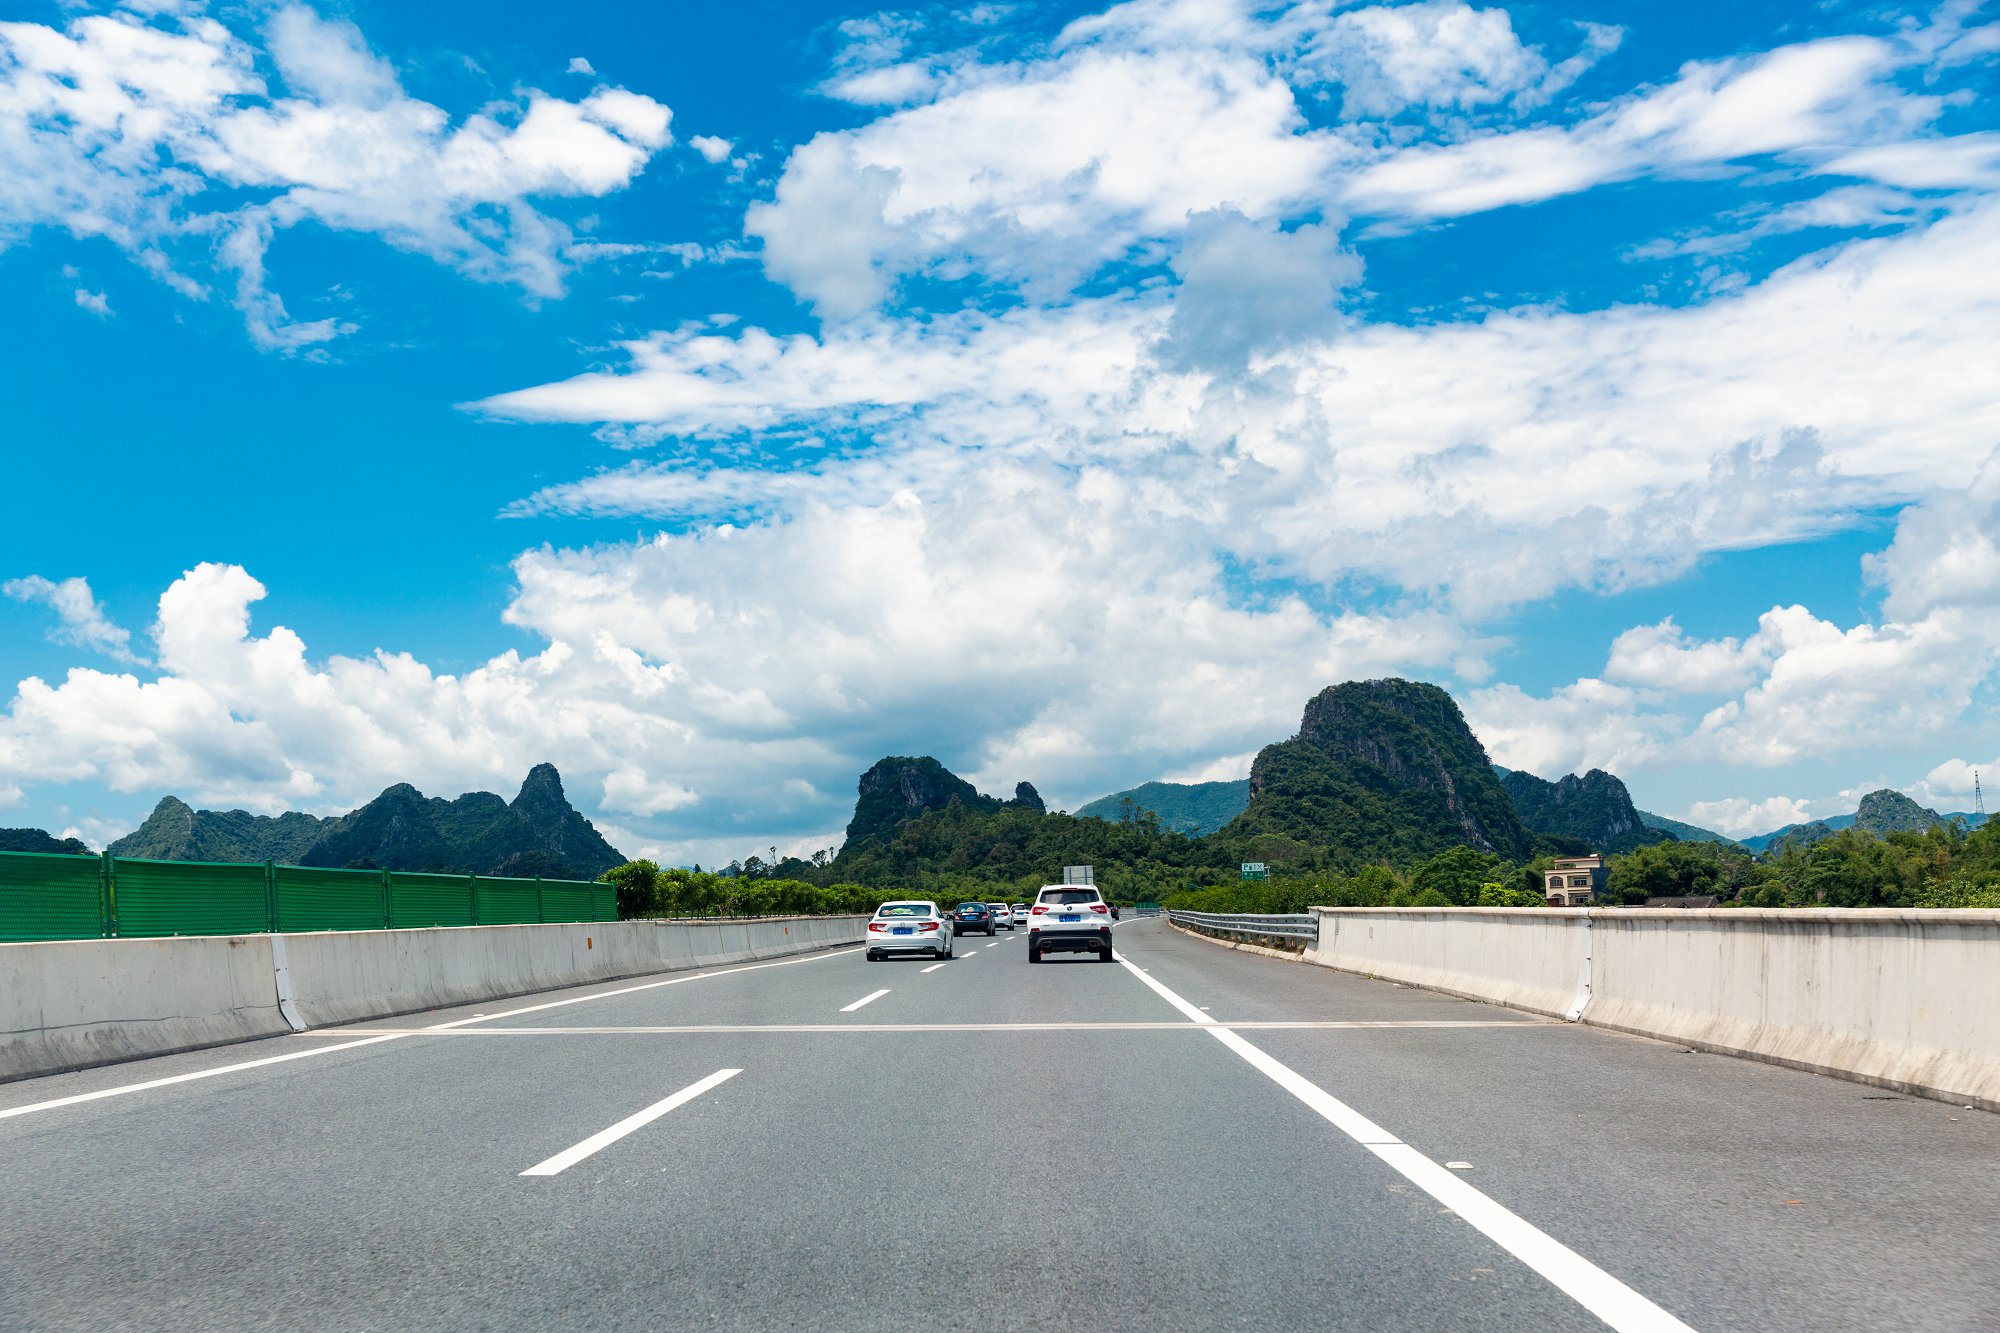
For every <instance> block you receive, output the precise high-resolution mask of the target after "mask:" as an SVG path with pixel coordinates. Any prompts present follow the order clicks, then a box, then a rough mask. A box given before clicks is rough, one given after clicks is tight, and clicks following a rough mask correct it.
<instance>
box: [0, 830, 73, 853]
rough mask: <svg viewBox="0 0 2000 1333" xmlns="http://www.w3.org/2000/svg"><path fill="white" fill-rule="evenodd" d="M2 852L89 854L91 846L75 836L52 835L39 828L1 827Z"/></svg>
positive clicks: (0, 843) (0, 845) (0, 848)
mask: <svg viewBox="0 0 2000 1333" xmlns="http://www.w3.org/2000/svg"><path fill="white" fill-rule="evenodd" d="M0 852H43V853H48V854H53V855H57V856H64V855H67V856H89V855H90V848H88V847H86V846H84V845H83V843H82V842H80V841H78V840H77V839H75V838H57V837H52V836H50V835H49V834H47V833H44V832H43V831H42V830H40V829H38V828H0Z"/></svg>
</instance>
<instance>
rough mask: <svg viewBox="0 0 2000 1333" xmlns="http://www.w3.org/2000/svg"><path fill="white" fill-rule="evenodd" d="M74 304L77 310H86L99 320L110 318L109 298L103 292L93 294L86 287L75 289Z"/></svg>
mask: <svg viewBox="0 0 2000 1333" xmlns="http://www.w3.org/2000/svg"><path fill="white" fill-rule="evenodd" d="M76 303H77V306H78V307H79V308H81V309H84V310H88V311H89V312H90V313H91V314H93V315H95V316H97V317H98V318H99V319H110V318H111V298H110V297H108V296H106V295H105V294H104V293H103V292H93V291H91V290H90V289H89V288H87V287H79V288H77V289H76Z"/></svg>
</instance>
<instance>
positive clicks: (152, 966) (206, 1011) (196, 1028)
mask: <svg viewBox="0 0 2000 1333" xmlns="http://www.w3.org/2000/svg"><path fill="white" fill-rule="evenodd" d="M290 1030H291V1028H290V1025H289V1024H288V1023H287V1022H286V1021H285V1018H284V1016H283V1015H282V1014H281V1013H279V1012H278V993H277V988H276V987H275V985H274V984H273V969H272V961H271V941H270V937H269V936H265V935H228V936H215V937H208V938H180V939H162V940H55V941H49V942H46V943H35V944H0V1079H11V1078H25V1077H27V1076H29V1075H31V1074H44V1073H49V1072H51V1071H54V1070H58V1069H81V1068H84V1067H86V1066H89V1065H101V1064H109V1063H111V1062H113V1061H117V1060H132V1059H137V1058H139V1057H140V1056H146V1055H160V1054H163V1053H165V1052H168V1051H187V1050H196V1049H199V1048H201V1047H203V1046H220V1045H223V1044H224V1043H227V1042H232V1041H247V1040H249V1039H250V1038H252V1037H269V1036H274V1035H276V1034H277V1033H280V1032H289V1031H290Z"/></svg>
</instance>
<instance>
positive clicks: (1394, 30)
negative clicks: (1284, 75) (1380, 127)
mask: <svg viewBox="0 0 2000 1333" xmlns="http://www.w3.org/2000/svg"><path fill="white" fill-rule="evenodd" d="M1620 36H1621V33H1620V31H1619V30H1618V29H1616V28H1612V27H1607V26H1604V25H1599V24H1586V25H1584V41H1585V47H1584V50H1583V51H1580V52H1579V53H1577V55H1575V56H1572V57H1571V58H1570V59H1569V60H1566V61H1563V62H1562V63H1561V64H1560V65H1558V66H1555V67H1553V68H1552V67H1551V66H1550V64H1549V62H1548V60H1547V59H1546V58H1545V57H1544V56H1543V54H1542V53H1541V52H1540V51H1539V50H1537V49H1535V48H1533V47H1530V46H1527V45H1525V44H1523V43H1522V41H1521V39H1520V38H1519V36H1517V35H1516V34H1515V32H1514V24H1513V20H1512V19H1511V18H1510V17H1509V16H1508V13H1507V11H1506V10H1504V9H1498V8H1495V9H1475V8H1473V7H1472V6H1470V5H1465V4H1459V3H1456V2H1455V0H1422V3H1418V4H1404V5H1376V6H1371V7H1369V8H1366V9H1353V10H1348V11H1346V12H1344V13H1340V14H1337V15H1335V16H1334V17H1333V19H1332V21H1331V22H1329V23H1327V24H1326V25H1325V27H1323V28H1321V29H1320V30H1319V31H1317V32H1316V33H1314V34H1313V35H1312V36H1311V38H1310V39H1309V41H1308V42H1307V43H1306V45H1305V47H1304V49H1303V50H1302V51H1301V52H1300V53H1299V54H1298V55H1297V57H1296V66H1297V68H1298V70H1299V71H1300V73H1301V74H1303V75H1306V76H1308V77H1310V78H1318V79H1324V80H1326V81H1328V82H1331V83H1336V84H1338V85H1339V86H1340V89H1341V111H1342V113H1343V114H1344V115H1345V116H1347V117H1348V118H1350V119H1365V118H1385V117H1391V116H1395V115H1398V114H1400V113H1402V112H1404V111H1406V110H1409V109H1411V108H1413V107H1415V108H1424V109H1431V110H1439V109H1449V110H1459V111H1463V110H1469V109H1472V108H1475V107H1479V106H1482V105H1487V104H1491V103H1495V102H1502V101H1508V100H1511V99H1518V98H1522V97H1523V95H1524V94H1526V95H1530V96H1531V97H1532V99H1533V100H1539V99H1541V98H1544V97H1546V96H1548V95H1550V94H1552V93H1554V92H1556V91H1558V90H1559V89H1560V88H1562V87H1564V86H1566V85H1567V84H1569V83H1570V82H1572V81H1574V79H1575V78H1576V76H1577V75H1578V74H1580V73H1582V72H1583V70H1584V69H1586V68H1587V67H1588V66H1589V65H1590V64H1591V63H1592V62H1593V61H1594V60H1596V59H1597V58H1599V57H1601V56H1603V55H1604V54H1606V53H1608V52H1610V51H1612V50H1614V49H1616V47H1617V45H1618V42H1619V39H1620Z"/></svg>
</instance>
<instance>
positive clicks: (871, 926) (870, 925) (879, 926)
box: [868, 921, 888, 930]
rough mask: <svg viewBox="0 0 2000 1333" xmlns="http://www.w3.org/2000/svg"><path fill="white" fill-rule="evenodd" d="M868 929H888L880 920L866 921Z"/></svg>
mask: <svg viewBox="0 0 2000 1333" xmlns="http://www.w3.org/2000/svg"><path fill="white" fill-rule="evenodd" d="M868 929H870V930H887V929H888V927H887V926H885V925H883V924H882V923H881V922H880V921H870V922H869V923H868Z"/></svg>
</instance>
